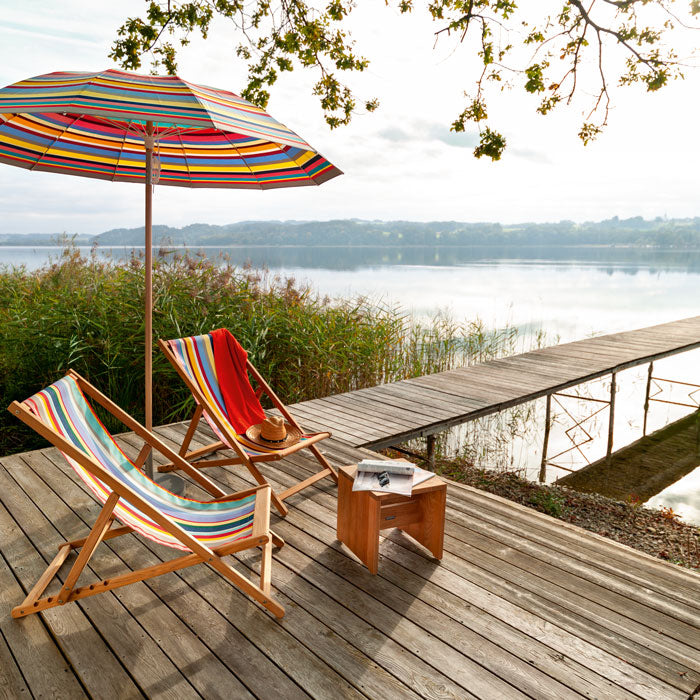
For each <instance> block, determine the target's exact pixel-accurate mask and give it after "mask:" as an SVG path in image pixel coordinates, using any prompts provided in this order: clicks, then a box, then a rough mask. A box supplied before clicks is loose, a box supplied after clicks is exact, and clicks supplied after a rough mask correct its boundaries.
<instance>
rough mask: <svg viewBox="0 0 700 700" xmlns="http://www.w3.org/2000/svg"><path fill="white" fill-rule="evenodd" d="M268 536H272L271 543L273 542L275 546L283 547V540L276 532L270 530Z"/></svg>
mask: <svg viewBox="0 0 700 700" xmlns="http://www.w3.org/2000/svg"><path fill="white" fill-rule="evenodd" d="M270 536H271V537H272V544H274V545H275V547H277V548H280V547H284V540H283V539H282V538H281V537H280V536H279V535H278V534H277V533H276V532H273V531H272V530H270Z"/></svg>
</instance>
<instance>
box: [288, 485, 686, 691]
mask: <svg viewBox="0 0 700 700" xmlns="http://www.w3.org/2000/svg"><path fill="white" fill-rule="evenodd" d="M294 478H299V475H298V474H296V475H295V476H294ZM319 498H326V496H314V498H313V501H316V500H318V499H319ZM312 507H313V505H312V502H311V501H310V500H309V499H308V498H307V499H306V500H304V501H303V502H300V503H299V504H298V508H301V509H302V510H304V512H306V511H307V510H309V509H311V508H312ZM314 516H315V517H318V516H319V514H318V512H314ZM404 542H405V538H404ZM459 546H460V548H463V544H462V543H461V542H460V543H459ZM478 554H479V555H481V556H485V555H484V554H483V553H482V552H478ZM421 556H424V555H423V554H422V555H421ZM471 559H472V560H474V561H476V560H478V559H479V557H478V556H477V557H471ZM515 570H516V571H517V572H518V574H517V576H520V577H522V576H523V575H525V576H527V574H526V573H525V572H523V571H521V570H519V569H515ZM380 573H381V572H380ZM532 578H533V580H534V584H533V590H535V591H538V592H541V591H543V590H546V591H547V595H548V596H552V594H551V593H550V589H551V588H558V587H556V586H551V585H550V586H547V587H545V588H544V589H543V587H542V583H541V580H540V579H539V578H538V577H537V576H533V577H532ZM481 583H482V585H483V582H481ZM523 595H524V593H523V591H522V590H520V592H514V593H513V595H512V599H514V600H517V601H520V599H521V598H522V596H523ZM556 595H557V594H556V593H555V594H554V595H553V599H555V600H556ZM572 601H573V602H572ZM560 602H561V603H564V604H565V608H564V612H563V613H562V612H561V611H562V608H561V607H556V606H555V608H554V613H553V614H554V616H555V618H557V619H559V618H561V616H562V614H563V615H564V618H563V619H564V623H563V624H562V623H561V621H560V624H562V626H564V627H565V628H566V629H568V627H566V625H567V624H568V622H567V621H568V620H569V618H570V617H571V616H572V612H571V611H569V610H567V609H566V605H571V604H573V605H574V606H576V605H577V604H578V602H577V598H576V596H574V597H572V596H571V594H570V592H569V591H566V590H563V591H562V594H561V596H560ZM542 604H543V603H542V601H541V600H539V598H538V600H537V601H536V605H538V606H539V607H538V608H535V609H536V610H539V609H541V607H542ZM545 605H546V606H550V607H551V603H545ZM545 609H547V608H545ZM599 610H602V612H603V614H604V615H608V616H612V617H614V618H619V619H620V620H622V622H621V623H620V624H618V626H617V627H616V628H615V629H616V632H617V637H616V636H615V635H614V634H611V633H610V632H609V631H606V630H605V625H606V624H607V625H610V624H613V623H611V622H610V621H609V620H607V619H605V618H600V616H599V615H598V617H597V618H596V624H595V625H593V626H591V625H590V623H586V622H585V618H582V617H580V616H578V615H575V614H574V620H575V624H576V625H577V626H578V628H581V627H583V629H584V631H585V633H584V634H581V636H582V638H584V639H590V638H591V637H593V638H594V639H596V644H597V645H598V646H601V647H602V648H609V649H610V651H611V653H612V654H614V655H615V656H620V655H622V657H623V658H628V657H629V658H636V657H640V658H641V659H642V661H643V663H642V664H641V666H640V667H641V668H645V666H648V665H652V666H654V664H655V668H656V669H657V670H659V669H660V670H661V671H663V673H665V674H666V677H667V680H668V679H669V678H670V680H671V681H673V680H675V679H676V678H679V679H688V677H689V676H688V674H689V666H688V665H687V664H688V663H692V662H689V661H688V657H687V656H685V657H683V654H682V653H681V658H685V661H686V666H678V665H677V664H676V663H675V662H673V661H670V660H669V659H667V658H661V659H660V660H659V661H656V659H657V658H658V656H655V655H653V654H651V652H649V651H648V649H647V648H646V647H647V646H654V645H657V646H659V642H658V640H657V637H658V634H657V633H656V632H655V631H654V632H651V633H650V630H649V628H647V627H643V626H641V625H638V627H639V628H640V629H641V630H642V634H641V635H639V634H638V633H637V631H636V623H634V622H633V621H631V620H629V618H622V616H618V615H617V614H616V613H614V612H611V611H609V610H606V609H604V608H599ZM549 612H551V611H549ZM585 612H586V614H590V611H589V610H587V611H585ZM545 619H547V618H546V617H545ZM630 628H632V632H629V633H628V632H627V630H629V629H630ZM627 634H631V635H632V636H633V637H635V638H638V639H640V640H641V641H642V643H641V644H639V643H637V642H631V641H629V640H627V639H626V638H625V636H626V635H627ZM635 635H636V636H635ZM671 644H672V645H673V643H671ZM661 648H663V646H662V647H661ZM649 656H651V660H650V659H649V658H647V657H649ZM674 667H676V668H677V669H678V670H677V671H675V670H674ZM667 669H670V670H668V672H667V673H666V670H667ZM676 672H677V673H679V674H680V673H682V674H684V675H682V676H676V675H674V673H676ZM692 678H693V676H692V674H690V677H689V680H688V681H687V683H686V684H685V685H686V686H687V685H688V683H690V682H691V681H692ZM684 682H685V681H684ZM681 687H684V686H681Z"/></svg>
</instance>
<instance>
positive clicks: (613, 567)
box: [450, 488, 700, 610]
mask: <svg viewBox="0 0 700 700" xmlns="http://www.w3.org/2000/svg"><path fill="white" fill-rule="evenodd" d="M489 495H490V494H489ZM450 497H451V499H454V500H451V501H450V503H451V504H452V506H453V507H455V508H457V509H461V507H460V506H459V505H458V503H457V500H462V501H463V502H464V507H465V508H466V509H467V510H468V511H471V512H474V509H475V508H476V509H478V510H479V512H480V514H482V515H484V517H488V514H491V513H493V514H494V515H495V517H496V519H495V520H491V522H496V523H501V522H504V521H505V522H507V521H509V520H510V521H511V522H512V521H513V508H512V505H513V504H512V503H510V502H505V503H500V502H499V500H496V499H492V498H488V495H487V494H484V492H480V491H477V490H476V489H473V490H472V491H465V490H462V489H458V488H457V489H453V490H452V491H451V492H450ZM526 510H529V511H530V512H521V513H519V514H518V518H517V521H518V522H519V523H526V528H525V531H526V533H527V534H526V536H527V537H528V538H529V539H532V540H534V541H536V542H540V543H542V544H543V545H546V546H548V547H550V548H552V549H553V550H555V551H559V552H561V553H566V554H568V555H570V556H573V557H576V558H577V559H579V560H581V561H585V562H587V563H588V565H590V562H593V563H594V566H596V567H597V568H600V569H601V570H603V571H607V572H608V573H612V574H621V573H622V572H621V570H620V560H621V559H624V561H625V565H624V577H625V578H626V579H628V580H630V581H633V582H635V583H636V584H638V585H641V586H644V587H650V588H653V589H654V590H656V591H657V592H659V593H661V594H663V595H665V596H670V597H672V598H675V599H676V600H678V601H679V602H681V603H683V604H684V605H689V606H691V607H693V608H697V609H699V610H700V599H698V592H699V591H700V576H698V575H697V574H694V573H693V572H691V571H687V570H684V569H682V568H681V567H677V566H675V565H673V564H669V563H668V562H662V561H660V560H656V559H653V558H651V557H648V556H644V555H643V554H642V553H641V552H638V551H637V550H634V549H631V548H629V547H625V546H623V545H619V544H618V543H617V542H614V541H612V540H610V539H606V538H602V537H599V538H598V539H595V538H594V537H591V536H590V535H592V534H593V533H588V532H586V533H585V535H584V534H583V532H582V531H581V530H580V528H576V527H575V526H572V527H571V529H569V528H564V527H561V525H562V523H561V522H559V521H555V520H553V519H552V518H548V517H547V516H544V515H542V514H541V513H537V512H536V511H533V510H532V509H526ZM537 516H540V517H537ZM550 521H551V522H550ZM521 527H522V526H521ZM521 531H522V529H521ZM657 564H661V565H662V566H657ZM664 565H665V566H664Z"/></svg>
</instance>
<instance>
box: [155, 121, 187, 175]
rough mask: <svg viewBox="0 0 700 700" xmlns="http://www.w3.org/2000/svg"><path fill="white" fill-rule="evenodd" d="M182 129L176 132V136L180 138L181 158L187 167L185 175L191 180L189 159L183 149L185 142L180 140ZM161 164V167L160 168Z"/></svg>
mask: <svg viewBox="0 0 700 700" xmlns="http://www.w3.org/2000/svg"><path fill="white" fill-rule="evenodd" d="M182 134H183V132H182V131H178V132H177V137H178V139H179V140H180V147H181V148H182V160H183V161H184V163H185V167H186V168H187V176H188V178H189V181H190V182H192V171H191V170H190V161H189V160H188V158H187V151H186V150H185V144H184V143H183V142H182ZM162 167H163V166H162V164H161V168H162Z"/></svg>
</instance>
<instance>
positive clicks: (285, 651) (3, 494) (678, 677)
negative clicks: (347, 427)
mask: <svg viewBox="0 0 700 700" xmlns="http://www.w3.org/2000/svg"><path fill="white" fill-rule="evenodd" d="M158 432H159V433H160V434H161V435H162V436H163V437H165V438H166V439H168V440H173V441H174V442H177V441H179V440H181V439H182V437H183V435H184V427H183V426H182V425H180V424H178V425H173V426H166V427H163V428H160V429H159V431H158ZM198 438H200V444H201V440H210V439H211V438H210V437H206V436H202V435H199V436H198ZM328 443H329V444H328V447H326V449H325V451H326V453H327V455H328V456H329V457H330V458H331V459H332V461H334V462H335V463H336V464H348V463H352V462H354V461H356V460H357V459H358V458H361V457H362V456H363V454H367V453H366V452H365V451H364V450H360V449H355V448H351V447H348V446H347V444H345V443H344V442H343V441H339V440H331V441H328ZM122 444H123V445H124V447H125V449H126V450H127V452H129V453H131V454H132V455H134V454H135V453H136V448H137V445H138V442H137V441H136V440H135V438H134V437H133V436H132V435H125V436H123V438H122ZM314 466H315V463H314V464H311V463H309V462H308V461H307V460H306V459H305V458H303V457H299V456H296V457H294V458H293V459H288V460H285V461H283V462H281V463H279V465H277V466H274V467H272V466H267V467H264V471H265V473H266V474H267V476H268V477H269V479H270V481H271V482H272V483H273V485H274V486H275V487H284V486H286V485H289V484H291V483H293V482H294V481H297V480H298V479H299V478H302V477H304V476H306V475H309V474H311V472H312V471H314ZM208 473H209V474H210V475H211V476H212V477H214V478H216V479H217V480H218V481H219V482H220V483H221V484H222V485H224V486H225V487H227V488H229V489H239V488H242V487H245V486H247V485H248V484H249V480H248V478H247V476H246V475H244V474H243V473H242V471H234V470H233V469H231V470H228V471H224V470H222V469H218V468H212V469H211V470H210V471H209V472H208ZM189 493H190V495H196V491H195V490H194V488H192V490H191V491H189ZM335 498H336V495H335V487H334V486H333V485H332V483H331V482H330V480H327V479H326V480H324V481H321V482H319V483H318V484H317V485H316V486H314V487H312V488H310V489H308V490H306V491H305V492H303V493H301V494H297V495H296V496H294V497H292V498H291V499H290V500H289V501H288V504H289V506H290V512H289V515H288V517H287V518H286V519H285V520H279V519H278V518H277V517H276V516H274V515H273V527H274V528H275V529H276V530H277V531H278V532H279V534H280V535H282V536H283V537H284V538H285V540H286V545H285V546H284V547H283V548H282V549H281V550H278V551H276V552H275V554H274V558H273V594H274V595H275V596H276V597H277V599H278V600H279V601H280V602H281V603H282V604H283V605H284V606H285V608H286V616H285V617H284V619H283V620H281V621H276V620H275V619H274V618H273V617H272V616H270V615H269V614H267V613H266V612H265V611H263V610H262V609H261V608H259V607H257V606H256V605H255V604H253V603H252V602H250V601H249V600H248V599H247V598H246V597H245V596H244V595H242V594H241V593H239V592H238V590H237V589H234V588H233V587H232V586H231V585H229V584H228V583H227V582H226V581H225V580H224V579H223V578H221V577H220V576H219V575H218V574H216V573H215V572H213V571H211V570H209V569H206V568H205V567H197V568H193V569H185V570H182V571H180V572H178V573H172V574H167V575H165V576H163V577H160V578H156V579H151V580H149V581H146V582H142V583H137V584H133V585H130V586H127V587H124V588H121V589H118V590H117V591H115V592H110V593H105V594H103V595H99V596H96V597H94V598H86V599H84V600H82V601H80V602H79V603H77V604H70V605H67V606H64V607H59V608H54V609H51V610H48V611H46V612H45V613H42V614H41V616H39V615H33V616H30V617H28V618H24V619H22V620H19V621H16V620H13V619H11V618H10V615H9V610H10V607H11V606H13V605H15V604H17V603H18V602H19V601H21V600H22V598H23V597H24V595H25V594H26V592H27V591H28V590H29V588H31V586H32V585H33V584H34V582H35V580H36V578H37V576H38V575H39V573H40V572H41V571H42V570H43V569H44V567H45V566H46V564H47V562H48V561H49V560H50V559H51V558H52V557H53V556H54V554H55V551H56V547H57V544H58V543H59V542H60V541H61V540H64V539H66V538H68V539H70V538H75V537H80V536H83V535H84V534H85V533H86V531H87V527H88V525H91V524H92V522H93V521H94V519H95V517H96V515H97V513H98V510H99V509H98V506H97V504H96V502H95V501H94V500H93V498H92V497H91V495H90V494H89V493H88V492H87V491H86V489H85V488H84V486H83V484H82V482H80V481H79V480H78V478H77V477H76V475H75V474H74V472H73V471H72V469H71V468H70V467H69V466H68V465H67V463H66V462H65V460H63V458H62V457H61V456H60V454H59V453H58V452H57V451H56V450H55V449H53V448H51V449H46V450H41V451H37V452H30V453H25V454H21V455H14V456H11V457H5V458H2V459H0V603H1V605H2V614H1V615H0V695H3V696H4V697H10V698H17V697H30V696H33V697H59V698H78V697H83V696H91V697H95V698H115V697H119V698H132V697H141V696H147V697H158V698H161V697H163V698H178V699H180V698H190V697H206V698H213V697H226V698H249V697H257V698H263V699H265V700H267V699H269V698H280V699H283V700H292V699H294V698H305V697H313V698H333V699H335V698H350V697H353V698H354V697H358V698H359V697H369V698H388V699H392V700H393V699H394V698H417V697H424V698H435V699H438V698H440V699H442V698H498V699H499V700H500V699H502V698H523V697H531V698H569V697H581V696H583V697H588V698H596V699H601V698H610V699H615V700H618V699H620V698H653V699H654V700H657V699H659V698H679V699H680V698H688V697H689V696H690V695H691V694H693V693H694V692H695V691H696V689H697V688H698V686H699V685H700V576H698V575H697V574H695V573H692V572H690V571H686V570H682V569H680V568H677V567H675V566H673V565H672V564H668V563H665V562H662V561H659V560H655V559H652V558H650V557H647V556H645V555H643V554H641V553H638V552H635V551H633V550H631V549H628V548H626V547H623V546H621V545H618V544H616V543H614V542H612V541H609V540H606V539H603V538H601V537H597V536H595V535H592V534H589V533H586V532H584V531H583V530H579V529H578V528H576V527H573V526H570V525H567V524H563V523H561V522H558V521H556V520H553V519H551V518H548V517H546V516H544V515H540V514H538V513H535V512H534V511H531V510H528V509H526V508H523V507H521V506H518V505H515V504H513V503H511V502H509V501H505V500H503V499H500V498H497V497H495V496H492V495H489V494H486V493H482V492H479V491H477V490H475V489H471V488H467V487H464V486H460V485H457V484H450V485H449V487H448V512H447V522H446V533H447V534H446V542H445V545H446V552H445V556H444V559H443V560H442V562H441V563H438V562H436V561H434V560H432V559H431V558H430V556H429V555H427V554H426V553H425V552H424V551H422V550H421V549H420V548H419V547H418V546H416V545H413V544H412V543H411V541H410V540H409V539H408V538H406V537H405V536H403V535H402V534H401V533H399V532H398V531H385V532H386V534H387V535H388V536H387V538H386V539H384V540H383V543H382V546H381V550H380V551H381V558H380V565H379V575H377V576H371V575H369V574H368V572H367V571H366V569H364V568H363V567H362V566H360V565H359V564H358V563H357V562H356V560H355V559H354V557H353V556H352V555H351V554H349V553H348V551H347V550H346V549H344V547H343V546H342V545H340V544H339V543H338V542H337V541H336V539H335V505H336V503H335ZM171 556H172V550H166V549H164V548H162V547H160V546H158V545H156V544H154V543H152V542H150V541H147V540H143V539H137V537H136V536H134V535H128V536H125V537H121V538H118V539H114V540H110V541H108V542H106V543H104V544H102V545H100V547H99V548H98V550H97V552H96V555H95V557H94V558H93V559H92V560H91V562H90V567H89V568H90V573H91V575H93V576H94V577H95V578H98V577H99V578H102V577H105V576H110V575H114V574H116V573H117V572H119V571H121V570H123V569H124V567H127V568H132V569H134V568H138V567H142V566H146V565H149V564H154V563H157V562H158V561H160V560H161V559H163V558H169V557H171ZM236 562H237V564H236V565H237V566H238V567H239V569H240V570H241V571H242V572H246V571H248V570H249V569H250V568H253V569H254V568H255V567H256V566H257V562H258V557H256V556H255V554H252V553H249V554H248V555H244V556H240V557H238V558H237V559H236ZM64 571H65V569H64ZM59 578H60V576H59Z"/></svg>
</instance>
